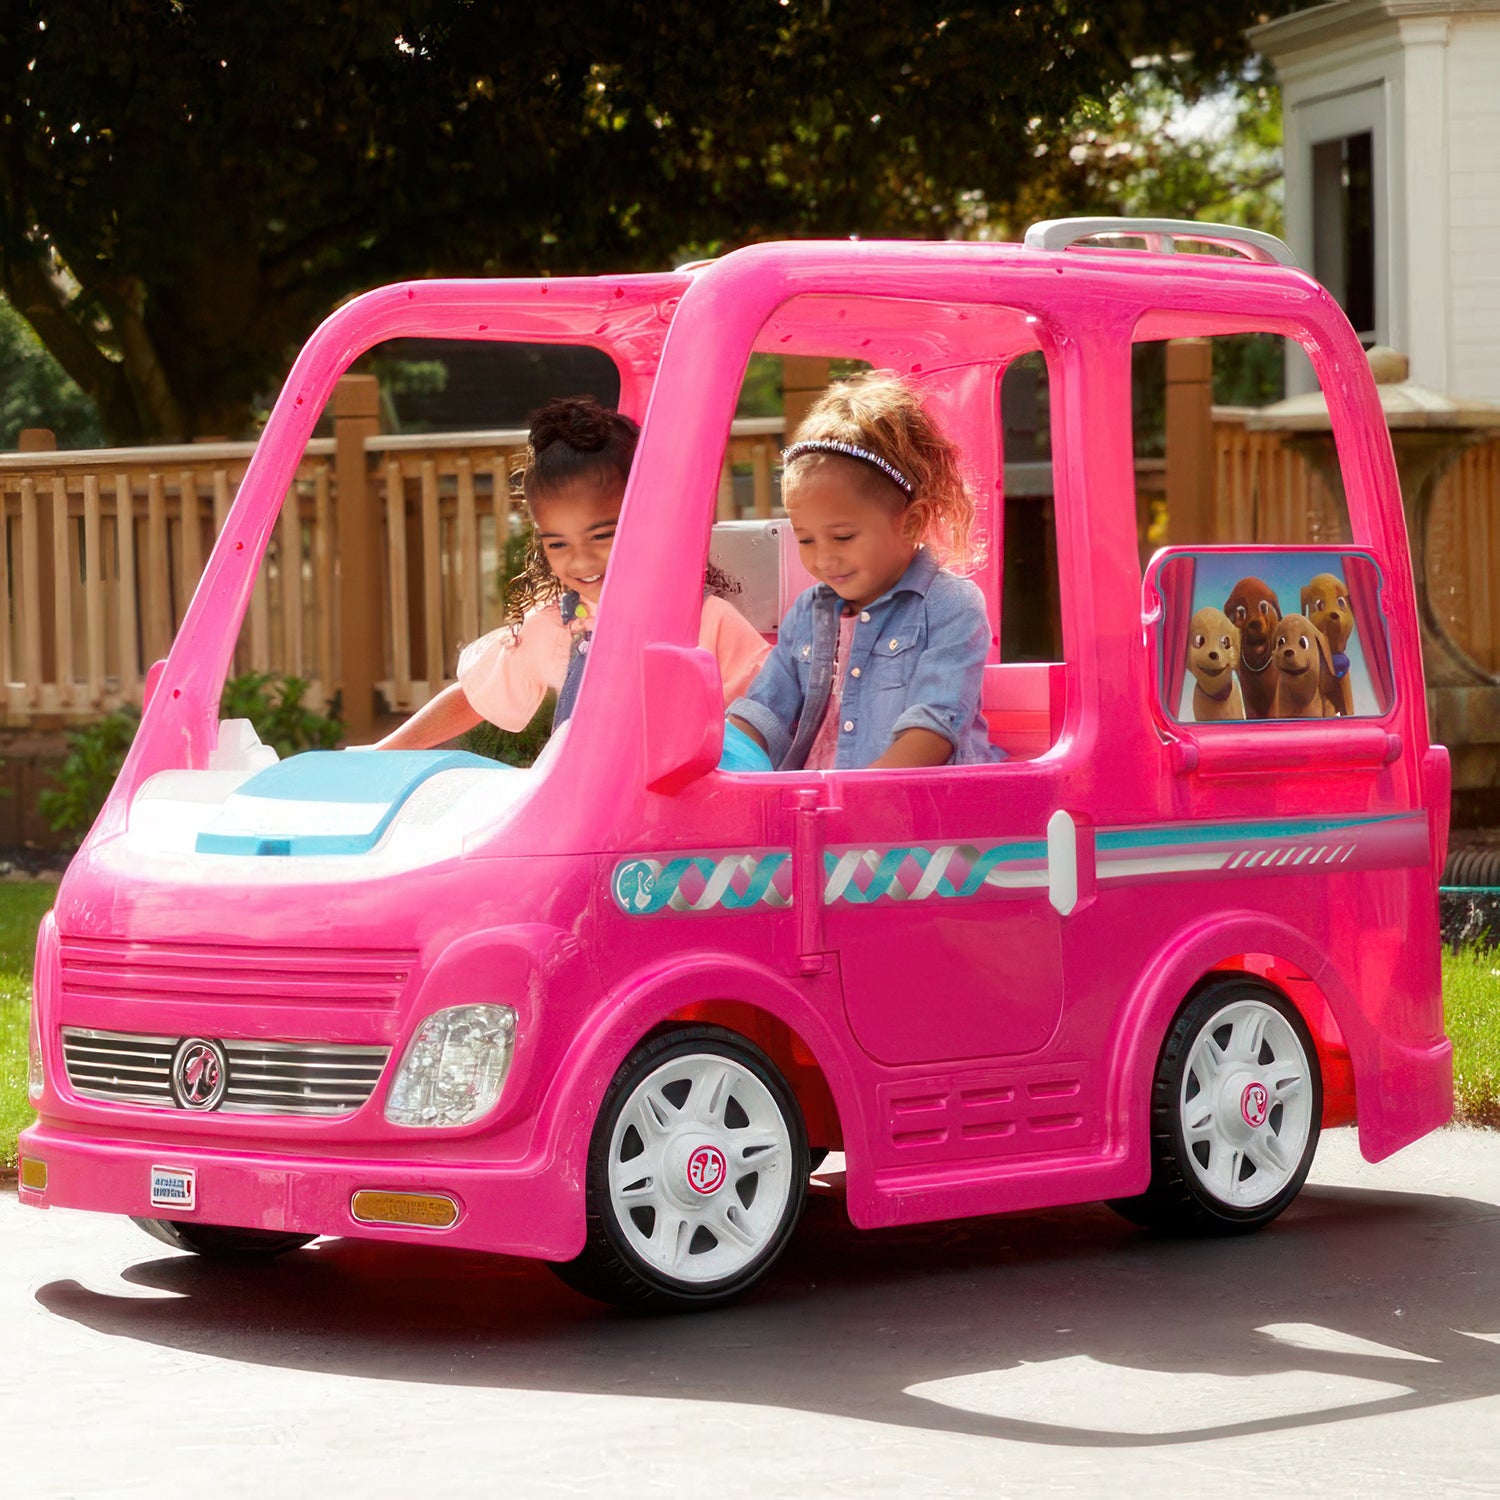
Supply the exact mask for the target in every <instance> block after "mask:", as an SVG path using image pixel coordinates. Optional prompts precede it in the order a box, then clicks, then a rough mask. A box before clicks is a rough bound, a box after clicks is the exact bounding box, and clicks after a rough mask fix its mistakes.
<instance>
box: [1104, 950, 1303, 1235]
mask: <svg viewBox="0 0 1500 1500" xmlns="http://www.w3.org/2000/svg"><path fill="white" fill-rule="evenodd" d="M1257 1023H1258V1025H1257ZM1221 1053H1222V1054H1224V1055H1223V1057H1222V1065H1221V1066H1220V1065H1218V1064H1217V1063H1216V1059H1219V1057H1220V1054H1221ZM1252 1053H1253V1055H1250V1054H1252ZM1216 1066H1217V1072H1214V1071H1213V1070H1214V1069H1215V1067H1216ZM1200 1074H1201V1075H1202V1076H1200ZM1322 1115H1323V1081H1322V1077H1321V1075H1320V1073H1319V1071H1318V1054H1317V1049H1316V1047H1314V1045H1313V1040H1312V1037H1311V1035H1310V1034H1309V1032H1308V1029H1307V1025H1306V1023H1305V1022H1304V1021H1303V1019H1302V1017H1301V1016H1300V1015H1299V1014H1298V1012H1297V1009H1296V1007H1295V1006H1293V1005H1292V1004H1290V1003H1289V1002H1288V1001H1287V1000H1286V999H1285V998H1284V997H1283V996H1282V995H1280V994H1278V993H1277V992H1276V991H1275V990H1272V989H1270V988H1269V987H1268V986H1266V985H1262V984H1259V983H1256V982H1255V981H1254V980H1247V979H1224V980H1216V981H1214V982H1213V983H1211V984H1209V985H1207V986H1206V987H1205V988H1203V989H1202V990H1200V991H1199V992H1198V993H1197V994H1196V995H1193V996H1192V997H1191V998H1190V999H1189V1000H1188V1001H1187V1003H1186V1004H1185V1005H1184V1006H1183V1007H1182V1009H1181V1010H1180V1011H1179V1012H1178V1013H1177V1017H1176V1019H1175V1020H1174V1021H1173V1023H1172V1026H1171V1029H1170V1030H1169V1031H1168V1032H1167V1037H1166V1040H1165V1042H1163V1043H1162V1049H1161V1056H1160V1058H1159V1059H1158V1061H1157V1065H1156V1078H1155V1081H1154V1083H1153V1085H1152V1090H1151V1183H1150V1186H1149V1187H1147V1189H1146V1191H1145V1192H1144V1193H1142V1194H1141V1195H1140V1196H1139V1197H1136V1198H1117V1199H1114V1200H1112V1201H1111V1203H1110V1207H1111V1208H1113V1209H1114V1210H1115V1211H1116V1212H1117V1213H1119V1214H1121V1215H1123V1216H1124V1217H1125V1218H1127V1219H1129V1220H1130V1221H1131V1223H1133V1224H1139V1225H1141V1226H1143V1227H1144V1228H1147V1229H1152V1230H1155V1231H1157V1232H1158V1233H1163V1234H1178V1235H1231V1234H1247V1233H1249V1232H1250V1231H1251V1230H1255V1229H1259V1228H1261V1227H1262V1226H1263V1225H1266V1224H1269V1223H1270V1222H1271V1220H1272V1219H1274V1218H1276V1216H1277V1215H1278V1214H1280V1213H1281V1212H1282V1211H1283V1210H1284V1209H1285V1208H1286V1207H1287V1205H1288V1204H1289V1203H1290V1202H1291V1201H1292V1199H1294V1198H1295V1197H1296V1196H1297V1194H1298V1193H1299V1192H1300V1191H1301V1188H1302V1184H1303V1183H1304V1182H1305V1181H1306V1180H1307V1173H1308V1169H1309V1168H1310V1167H1311V1166H1312V1161H1313V1156H1314V1154H1315V1153H1316V1152H1317V1149H1318V1133H1319V1129H1320V1126H1321V1122H1322Z"/></svg>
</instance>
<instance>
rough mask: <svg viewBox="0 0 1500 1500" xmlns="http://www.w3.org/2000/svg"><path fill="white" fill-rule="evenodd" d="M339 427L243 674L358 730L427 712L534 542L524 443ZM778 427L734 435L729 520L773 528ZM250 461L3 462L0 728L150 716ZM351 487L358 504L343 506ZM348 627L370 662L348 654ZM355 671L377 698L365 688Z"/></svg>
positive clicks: (246, 634)
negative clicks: (144, 696)
mask: <svg viewBox="0 0 1500 1500" xmlns="http://www.w3.org/2000/svg"><path fill="white" fill-rule="evenodd" d="M368 379H369V377H361V376H352V377H346V380H345V382H343V383H341V384H342V385H343V386H345V387H350V388H356V387H357V386H358V383H359V382H360V381H363V380H368ZM339 394H340V396H343V395H344V394H345V391H344V390H341V391H340V393H339ZM355 394H356V395H357V394H359V392H358V391H357V389H356V390H355ZM334 410H335V413H336V415H335V421H334V436H333V437H332V438H321V439H317V440H314V441H313V442H311V443H309V444H308V447H307V451H306V453H305V454H304V456H303V459H302V462H301V464H300V465H299V467H298V470H297V476H296V480H295V482H294V484H293V486H292V489H291V491H290V492H289V494H288V495H287V497H286V498H285V500H284V502H283V505H282V509H281V515H280V518H279V520H278V522H277V525H276V528H275V531H274V533H273V535H272V538H271V541H270V544H269V546H268V548H267V551H266V555H265V558H264V559H263V561H262V563H261V568H260V572H259V574H258V576H257V579H256V584H255V589H254V592H253V594H252V596H251V603H250V608H249V611H248V613H247V615H246V619H245V623H244V626H243V629H242V631H241V634H240V639H239V643H238V645H237V647H236V650H235V657H234V670H235V671H236V672H252V671H254V672H268V673H277V674H287V675H293V676H297V677H300V678H302V679H303V680H304V682H305V683H306V684H307V689H306V695H305V700H304V701H306V702H307V703H308V704H309V706H311V707H314V708H324V707H326V706H327V705H328V703H329V702H330V701H331V700H332V699H333V698H334V697H335V696H336V695H340V694H341V695H342V699H343V708H344V714H345V718H346V721H347V722H348V725H349V728H350V731H351V732H352V733H363V732H365V731H366V730H367V729H368V728H369V727H370V724H371V721H372V719H373V717H374V712H373V692H372V690H373V691H374V692H378V693H379V696H380V700H381V702H382V703H383V706H384V707H385V708H387V709H389V710H390V711H393V712H407V711H410V710H412V709H415V708H418V707H420V706H421V705H422V704H423V703H425V702H426V701H427V699H428V698H430V697H431V696H432V695H433V694H435V693H436V692H438V691H439V690H440V689H441V688H442V686H443V685H444V683H445V682H446V681H448V680H451V679H450V678H449V677H448V676H447V675H446V674H448V673H451V672H452V670H453V665H454V662H455V661H456V659H457V655H458V649H459V647H460V646H461V645H463V644H464V643H466V642H468V641H472V640H474V639H475V638H476V637H478V636H480V635H482V634H484V632H486V631H487V630H491V629H493V628H494V627H495V626H496V625H498V624H499V623H500V622H501V618H502V615H503V601H502V600H501V597H500V593H499V589H498V580H499V578H500V576H501V564H502V562H503V560H504V559H503V554H504V549H505V545H506V542H507V541H508V540H509V539H511V538H513V537H516V536H518V535H519V533H520V531H521V529H522V513H521V504H520V500H519V498H518V496H517V495H516V494H515V493H514V489H513V484H512V475H513V474H514V473H515V472H516V471H517V470H518V469H519V466H520V464H521V462H522V456H523V453H524V449H525V442H526V434H525V431H524V430H521V429H515V430H508V431H496V432H483V433H451V434H442V435H420V436H418V435H405V436H382V435H380V434H378V433H375V432H374V431H373V430H372V425H373V424H371V423H370V422H369V421H368V416H367V411H368V403H367V402H361V401H358V400H356V401H352V402H347V401H342V400H336V401H335V403H334ZM346 411H347V412H348V413H349V418H348V420H346V419H345V415H344V414H345V412H346ZM781 428H782V422H781V419H780V418H762V419H750V420H744V421H740V422H736V423H735V424H734V428H733V431H732V435H731V437H730V441H729V447H728V452H727V454H726V458H725V463H724V468H723V474H722V477H721V481H720V486H719V496H718V506H717V510H718V515H719V516H720V518H722V519H729V518H733V517H736V516H740V515H757V516H769V515H771V514H772V512H773V508H774V505H775V501H776V494H775V485H774V481H773V465H774V459H775V454H776V451H777V448H778V447H779V445H780V434H781ZM254 449H255V445H254V444H253V443H215V444H189V445H185V446H174V447H162V448H137V449H92V450H85V451H80V452H57V451H54V450H51V449H48V448H43V449H32V450H31V451H25V452H21V453H10V454H0V724H6V725H26V724H32V725H38V724H40V725H44V726H45V725H48V724H62V723H69V722H75V721H79V720H86V719H90V718H96V717H98V716H100V715H102V714H104V713H107V712H109V711H110V710H112V709H115V708H119V707H121V706H123V705H126V704H134V705H136V706H139V704H140V702H141V692H142V686H143V683H144V680H145V675H146V671H147V669H148V668H149V666H150V664H151V663H152V662H154V661H156V660H158V659H159V658H161V657H163V656H165V655H166V653H167V650H168V648H169V647H170V645H171V642H172V638H173V636H174V635H175V633H176V630H177V627H178V625H179V624H180V623H181V621H182V617H183V614H184V613H185V611H186V609H187V606H188V603H189V601H190V599H191V598H192V593H193V589H194V588H195V586H196V585H197V581H198V577H199V575H200V573H201V572H202V569H203V564H204V562H205V560H206V559H207V557H208V553H209V550H210V549H211V547H212V546H213V542H214V538H215V537H216V536H217V535H218V533H219V530H220V528H221V527H222V526H223V524H224V519H225V516H226V515H227V513H228V511H229V507H230V505H231V504H232V503H233V501H234V498H235V495H236V494H237V493H238V490H239V486H240V483H241V481H242V480H243V478H244V475H245V470H246V467H247V465H248V463H249V460H250V457H251V454H252V453H253V452H254ZM341 481H342V482H343V483H344V485H345V487H346V488H350V489H354V490H356V491H357V492H356V493H353V494H344V495H340V493H339V484H340V482H341ZM341 516H342V517H346V518H348V517H353V518H355V523H356V524H357V525H360V524H362V525H364V526H366V527H370V528H372V530H373V535H372V537H371V538H370V540H371V542H372V543H373V545H372V547H371V549H370V550H371V555H372V557H373V560H374V566H373V567H371V568H369V569H364V570H360V569H355V568H347V569H346V567H345V566H344V565H343V559H344V555H345V552H346V551H347V549H346V548H343V547H341V546H340V537H339V521H340V517H341ZM346 540H347V539H346ZM351 620H352V621H354V622H356V624H355V626H354V627H353V628H354V629H355V630H357V631H360V632H365V631H369V632H371V633H372V638H373V639H375V640H376V641H378V646H377V647H376V649H375V650H373V651H351V652H348V653H346V652H345V651H344V649H343V648H344V644H345V635H346V631H348V630H349V629H350V625H349V622H350V621H351ZM346 655H347V656H348V657H350V658H355V659H356V660H355V661H354V662H352V663H351V661H349V660H346V659H345V658H346ZM359 658H363V660H364V661H367V662H368V663H369V664H370V666H369V668H368V670H367V671H366V672H365V673H364V674H363V675H364V676H365V677H367V678H368V679H369V680H368V681H364V682H361V681H359V680H357V679H358V677H359V676H360V675H361V674H360V673H359V672H358V664H359ZM351 667H353V670H351ZM367 705H368V706H367Z"/></svg>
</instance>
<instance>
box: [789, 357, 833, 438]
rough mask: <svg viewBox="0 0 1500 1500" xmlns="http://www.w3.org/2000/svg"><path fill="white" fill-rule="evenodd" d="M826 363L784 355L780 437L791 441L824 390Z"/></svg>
mask: <svg viewBox="0 0 1500 1500" xmlns="http://www.w3.org/2000/svg"><path fill="white" fill-rule="evenodd" d="M828 363H829V362H828V361H827V360H826V359H816V358H813V357H811V356H809V355H805V354H788V355H787V356H786V357H785V358H784V359H783V360H782V361H781V411H782V421H783V423H784V426H783V430H782V438H783V440H784V441H785V442H788V443H789V442H791V440H792V434H793V433H794V432H796V430H797V428H798V426H799V425H800V424H801V422H802V419H803V417H805V416H806V415H807V412H808V408H809V407H810V406H811V405H812V404H813V402H814V401H816V400H817V399H818V397H819V396H821V395H822V394H823V392H824V391H825V390H827V388H828Z"/></svg>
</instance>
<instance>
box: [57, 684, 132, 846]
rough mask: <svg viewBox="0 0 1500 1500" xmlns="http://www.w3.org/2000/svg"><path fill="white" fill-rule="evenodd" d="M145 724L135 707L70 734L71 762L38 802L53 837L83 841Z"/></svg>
mask: <svg viewBox="0 0 1500 1500" xmlns="http://www.w3.org/2000/svg"><path fill="white" fill-rule="evenodd" d="M140 721H141V716H140V714H138V713H137V712H136V711H135V709H133V708H121V709H117V710H116V711H115V712H114V713H112V714H109V715H107V716H106V717H105V718H102V719H100V720H99V721H98V723H96V724H85V725H84V726H83V728H81V729H75V730H74V731H73V732H72V733H71V734H70V735H69V736H68V756H67V759H66V760H64V761H63V763H62V765H60V766H59V767H58V768H57V770H55V771H54V772H53V773H52V781H53V786H52V787H51V788H50V789H48V790H47V791H44V792H42V793H40V794H39V795H38V797H37V799H36V803H37V807H38V809H39V810H40V812H41V814H42V816H43V817H44V818H45V819H46V820H47V826H48V827H49V828H51V829H52V831H53V832H54V833H76V834H78V835H79V837H82V836H83V835H84V834H85V833H87V832H88V830H89V828H90V827H91V826H92V824H93V821H94V819H95V818H97V817H98V816H99V809H100V808H101V807H103V806H104V799H105V797H106V796H108V795H109V789H110V787H112V786H113V785H114V784H115V777H116V776H118V775H119V774H120V767H121V766H122V765H123V764H124V763H125V752H126V751H127V750H129V749H130V742H131V741H132V740H133V739H134V738H135V731H136V728H137V727H138V726H139V724H140Z"/></svg>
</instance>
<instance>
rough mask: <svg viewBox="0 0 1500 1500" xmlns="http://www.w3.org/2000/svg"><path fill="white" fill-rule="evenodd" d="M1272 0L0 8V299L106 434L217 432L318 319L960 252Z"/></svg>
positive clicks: (232, 426)
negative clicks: (1079, 145)
mask: <svg viewBox="0 0 1500 1500" xmlns="http://www.w3.org/2000/svg"><path fill="white" fill-rule="evenodd" d="M1291 8H1293V4H1292V3H1289V0H1273V3H1270V4H1267V3H1265V0H1222V3H1220V4H1217V5H1215V6H1209V7H1205V6H1183V5H1181V4H1180V3H1179V0H1049V3H1025V4H1017V5H1013V6H1006V7H997V6H982V5H977V4H962V3H955V4H946V5H944V4H935V3H932V0H864V3H861V4H858V5H856V4H855V3H853V0H714V3H713V4H708V5H705V4H703V3H702V0H595V3H592V4H590V5H587V6H582V5H576V6H552V7H549V6H530V5H518V4H515V3H513V0H405V3H392V0H303V3H302V4H300V5H298V6H295V7H292V6H277V5H267V4H265V3H264V0H257V3H250V0H7V3H6V5H5V7H4V9H3V11H0V132H3V133H0V291H3V292H4V294H5V296H6V297H7V298H9V300H10V301H11V303H12V304H13V305H14V306H15V307H16V308H17V309H19V310H20V311H21V312H22V313H23V314H24V315H25V316H26V317H27V319H28V320H29V321H30V322H31V324H32V326H33V327H34V328H35V329H36V331H37V333H38V334H39V335H40V337H41V338H42V340H43V341H44V342H45V343H46V345H47V347H48V348H49V349H50V350H51V351H52V352H53V353H54V354H55V356H56V357H57V359H58V361H59V362H60V363H61V365H62V366H63V367H64V368H65V369H66V370H67V371H68V373H69V374H70V375H71V376H72V377H73V378H74V379H75V380H76V381H77V382H78V384H79V385H80V386H81V387H82V388H83V389H84V390H85V391H86V392H87V393H88V394H89V395H90V396H91V397H92V398H93V399H94V401H95V402H96V403H97V405H98V408H99V411H100V414H101V418H102V421H103V423H104V425H105V427H106V428H107V429H108V431H109V433H110V435H111V436H112V437H113V438H114V439H115V440H116V441H121V442H125V441H135V440H141V439H146V438H178V437H183V436H191V435H205V434H215V433H222V434H235V433H238V432H240V431H241V430H243V428H244V427H245V425H246V423H247V420H248V414H249V412H250V410H251V407H252V402H253V400H254V398H255V396H256V395H257V393H259V392H261V391H263V390H264V389H265V388H266V387H267V386H268V385H269V384H270V383H271V382H273V381H274V380H275V379H276V378H277V377H278V376H279V375H280V374H281V373H282V371H283V370H284V369H285V368H286V364H287V361H288V359H289V356H290V354H291V352H292V351H293V350H294V349H295V347H296V346H297V345H298V344H299V343H300V342H301V341H302V340H303V339H304V338H305V337H306V335H307V333H308V332H309V331H310V330H311V328H312V327H313V326H314V325H315V324H316V323H317V322H318V321H319V320H320V319H321V318H322V317H323V316H324V315H325V314H326V313H327V312H328V310H329V309H330V308H331V307H332V306H334V305H335V304H336V303H337V302H338V301H339V300H341V299H342V298H344V297H346V296H348V295H350V294H351V293H353V292H356V291H358V290H361V289H362V288H364V287H367V286H371V285H375V284H378V283H380V282H383V281H389V280H392V279H397V278H400V277H407V276H420V275H426V274H435V273H442V274H534V273H539V272H565V271H578V270H596V269H604V268H610V269H628V268H640V267H656V266H660V265H661V264H663V263H665V262H667V261H668V260H669V259H670V258H671V257H672V256H673V255H674V254H676V253H678V252H679V251H681V250H683V249H685V248H686V247H694V248H696V249H698V250H701V251H708V252H713V251H718V250H721V249H724V248H728V247H731V246H733V245H736V244H741V243H746V242H749V241H752V240H755V239H759V238H764V237H767V236H771V235H781V234H805V233H821V234H828V235H845V234H850V233H861V234H866V235H880V234H899V235H908V234H921V235H942V234H947V233H952V232H963V231H964V230H965V229H966V228H967V227H969V226H970V224H971V221H972V219H973V213H974V205H975V204H976V203H978V204H1006V203H1010V202H1013V201H1015V200H1017V199H1018V197H1019V195H1020V194H1021V193H1022V190H1023V189H1024V188H1025V186H1026V184H1027V183H1029V182H1031V181H1032V180H1034V178H1035V176H1036V174H1037V171H1038V162H1039V161H1042V162H1043V163H1044V165H1046V163H1045V160H1044V158H1045V153H1044V154H1043V157H1039V156H1038V154H1037V149H1036V148H1037V146H1038V144H1039V143H1045V142H1048V141H1051V140H1053V139H1055V138H1056V137H1057V135H1058V133H1059V132H1060V131H1062V130H1063V129H1064V128H1065V127H1066V125H1067V122H1069V121H1070V120H1072V119H1074V118H1075V116H1076V113H1077V110H1078V107H1079V102H1080V100H1085V101H1087V100H1101V101H1102V100H1108V99H1109V98H1110V97H1111V95H1112V94H1113V93H1114V92H1115V91H1116V90H1117V89H1118V88H1119V87H1120V86H1121V85H1122V84H1123V83H1124V82H1125V81H1126V80H1127V79H1128V78H1129V77H1130V76H1131V74H1132V71H1133V67H1134V63H1135V61H1136V60H1137V59H1138V58H1139V57H1140V56H1141V55H1142V54H1150V55H1154V56H1159V57H1161V58H1163V59H1165V61H1163V62H1162V63H1161V64H1160V75H1161V77H1162V79H1163V81H1164V83H1165V84H1167V85H1170V86H1172V87H1174V88H1177V89H1180V90H1187V91H1188V92H1189V93H1191V92H1192V91H1193V90H1195V89H1196V88H1198V87H1199V86H1200V85H1201V84H1202V83H1203V82H1204V81H1205V80H1209V79H1213V78H1215V77H1218V76H1219V75H1221V74H1222V73H1223V72H1224V70H1225V69H1226V68H1230V67H1232V66H1234V65H1236V64H1237V63H1238V61H1239V59H1240V58H1241V57H1242V54H1243V42H1242V38H1241V32H1242V29H1243V27H1244V26H1246V25H1247V24H1250V23H1251V22H1253V21H1254V20H1256V19H1259V17H1260V13H1262V12H1265V11H1270V12H1276V11H1280V10H1287V9H1291Z"/></svg>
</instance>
